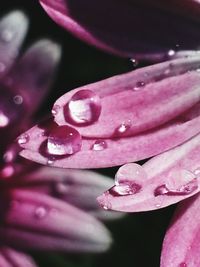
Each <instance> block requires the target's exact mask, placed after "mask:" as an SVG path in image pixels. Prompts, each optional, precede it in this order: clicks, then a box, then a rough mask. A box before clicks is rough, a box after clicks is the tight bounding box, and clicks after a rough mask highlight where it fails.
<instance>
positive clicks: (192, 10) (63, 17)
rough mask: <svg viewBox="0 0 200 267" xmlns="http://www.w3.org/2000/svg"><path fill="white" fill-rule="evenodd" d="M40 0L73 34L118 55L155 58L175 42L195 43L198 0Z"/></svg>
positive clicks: (183, 45) (193, 45)
mask: <svg viewBox="0 0 200 267" xmlns="http://www.w3.org/2000/svg"><path fill="white" fill-rule="evenodd" d="M40 3H41V5H42V6H43V8H44V9H45V11H46V12H47V13H48V15H49V16H50V17H51V18H52V19H53V20H54V21H55V22H57V23H58V24H59V25H61V26H63V27H64V28H66V29H67V30H68V31H70V32H71V33H73V34H74V35H75V36H77V37H78V38H80V39H82V40H84V41H86V42H88V43H90V44H92V45H94V46H96V47H99V48H101V49H103V50H105V51H109V52H112V53H115V54H118V55H122V56H129V57H130V56H133V57H136V58H141V57H143V58H150V59H152V58H153V59H155V60H159V59H163V58H164V57H166V56H167V53H168V51H169V50H170V49H176V46H177V45H178V46H179V45H180V47H181V48H180V49H187V50H188V49H195V48H196V47H197V45H198V44H199V14H200V5H199V2H198V1H194V0H193V1H189V0H184V1H167V2H165V1H159V0H157V1H147V0H143V1H136V0H135V1H127V0H125V1H114V0H110V1H106V0H102V1H92V0H87V1H83V2H81V1H78V0H73V1H72V0H60V1H56V0H40ZM102 18H103V19H102ZM111 18H112V19H111ZM147 44H148V45H147Z"/></svg>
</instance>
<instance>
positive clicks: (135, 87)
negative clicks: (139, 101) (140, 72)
mask: <svg viewBox="0 0 200 267" xmlns="http://www.w3.org/2000/svg"><path fill="white" fill-rule="evenodd" d="M144 86H145V82H143V81H138V82H137V83H136V84H135V86H134V88H133V90H134V91H138V90H140V89H141V88H142V87H144Z"/></svg>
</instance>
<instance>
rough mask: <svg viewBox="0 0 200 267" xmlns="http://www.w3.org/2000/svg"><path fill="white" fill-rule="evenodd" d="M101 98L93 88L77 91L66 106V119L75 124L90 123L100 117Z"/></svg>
mask: <svg viewBox="0 0 200 267" xmlns="http://www.w3.org/2000/svg"><path fill="white" fill-rule="evenodd" d="M100 113H101V103H100V98H99V96H98V95H97V94H95V93H94V92H93V91H91V90H80V91H78V92H76V93H75V94H74V95H73V96H72V98H71V100H70V101H69V102H68V103H67V105H66V106H65V107H64V116H65V120H66V121H67V122H69V123H71V124H74V125H82V126H83V125H90V124H93V123H94V122H96V121H97V120H98V119H99V116H100Z"/></svg>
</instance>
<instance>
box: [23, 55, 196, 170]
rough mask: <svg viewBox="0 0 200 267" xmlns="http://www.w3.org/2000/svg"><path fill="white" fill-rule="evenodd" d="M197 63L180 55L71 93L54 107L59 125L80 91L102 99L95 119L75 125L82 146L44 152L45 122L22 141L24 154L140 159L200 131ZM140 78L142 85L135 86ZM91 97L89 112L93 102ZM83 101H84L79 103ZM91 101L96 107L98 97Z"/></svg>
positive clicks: (98, 162) (104, 163)
mask: <svg viewBox="0 0 200 267" xmlns="http://www.w3.org/2000/svg"><path fill="white" fill-rule="evenodd" d="M199 63H200V62H199V58H198V57H190V58H187V59H186V58H185V59H177V60H174V61H170V62H165V63H162V64H157V65H154V66H151V67H146V68H143V69H139V70H136V71H134V72H131V73H128V74H124V75H120V76H116V77H113V78H110V79H107V80H104V81H100V82H97V83H94V84H91V85H87V86H83V87H81V88H78V89H75V90H73V91H72V92H69V93H67V94H66V95H64V96H62V97H61V98H60V99H58V100H57V101H56V103H55V105H54V107H53V110H52V112H53V115H54V117H55V120H56V122H57V123H58V124H59V125H61V126H60V127H62V125H68V124H69V122H68V121H66V118H65V107H66V106H67V107H68V106H69V103H70V102H71V100H70V99H71V98H73V96H74V95H76V93H80V92H84V93H85V92H86V91H87V92H93V93H92V94H97V95H99V97H100V99H101V103H102V107H101V114H100V117H99V119H98V120H97V121H96V122H94V123H91V125H88V126H81V125H80V126H79V125H77V124H76V125H73V128H75V129H76V130H78V132H79V133H80V134H81V135H82V146H81V149H80V151H78V152H77V151H76V153H74V154H73V155H70V156H69V155H68V156H63V157H56V156H55V157H53V155H49V154H45V153H43V150H45V147H46V142H47V140H48V135H49V133H50V132H51V128H52V127H53V126H52V125H53V124H52V123H49V124H48V123H46V122H44V123H43V124H40V125H38V126H35V127H33V128H32V129H30V130H29V131H27V132H26V133H25V135H26V136H28V137H29V138H28V139H29V140H28V142H25V143H23V144H20V145H21V147H22V148H23V149H24V150H22V152H21V155H22V156H23V157H25V158H28V159H31V160H34V161H36V162H39V163H42V164H48V162H49V159H50V160H51V165H52V166H55V167H63V168H98V167H109V166H116V165H121V164H124V163H127V162H131V161H138V160H142V159H145V158H148V157H152V156H154V155H157V154H159V153H162V152H164V151H166V150H168V149H171V148H173V147H175V146H177V145H179V144H181V143H183V142H185V141H186V140H188V139H190V138H191V137H192V136H194V135H196V134H197V133H199V131H200V129H199V123H200V105H199V103H198V102H199V100H200V87H199V86H198V84H199V81H200V73H199V71H198V68H199ZM139 81H140V82H141V81H143V82H144V86H142V87H141V88H139V90H134V88H135V86H136V84H137V83H138V82H139ZM91 99H92V98H91ZM93 99H94V98H93ZM87 101H88V99H87ZM87 101H86V109H85V110H86V115H87V114H88V110H89V108H90V106H89V108H88V106H87V103H88V102H87ZM77 102H79V103H78V104H80V102H81V101H77ZM83 102H84V101H83ZM84 105H85V103H81V104H80V106H81V108H82V107H84ZM91 107H93V108H94V107H95V108H96V106H95V103H94V102H92V103H91ZM116 107H117V108H116ZM76 111H77V110H76ZM92 112H93V110H91V111H90V110H89V114H90V113H92ZM94 113H95V110H94ZM54 127H58V126H55V125H54ZM70 127H71V126H70Z"/></svg>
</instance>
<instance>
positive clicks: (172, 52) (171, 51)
mask: <svg viewBox="0 0 200 267" xmlns="http://www.w3.org/2000/svg"><path fill="white" fill-rule="evenodd" d="M167 54H168V56H170V57H172V56H174V55H175V51H174V50H173V49H170V50H169V51H168V53H167Z"/></svg>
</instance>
